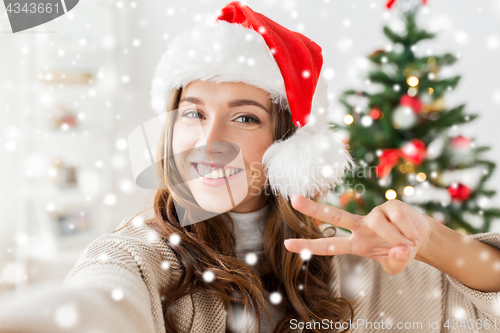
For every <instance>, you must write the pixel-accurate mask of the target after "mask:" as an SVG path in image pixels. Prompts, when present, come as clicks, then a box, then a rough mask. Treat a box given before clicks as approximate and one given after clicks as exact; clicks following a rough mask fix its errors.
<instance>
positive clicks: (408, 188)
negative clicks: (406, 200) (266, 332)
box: [403, 186, 415, 197]
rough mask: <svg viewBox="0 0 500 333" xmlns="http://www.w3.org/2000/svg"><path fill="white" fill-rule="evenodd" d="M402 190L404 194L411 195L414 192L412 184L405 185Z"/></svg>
mask: <svg viewBox="0 0 500 333" xmlns="http://www.w3.org/2000/svg"><path fill="white" fill-rule="evenodd" d="M403 192H404V194H405V195H406V196H408V197H411V196H412V195H413V194H414V193H415V190H414V189H413V186H406V187H405V188H404V190H403Z"/></svg>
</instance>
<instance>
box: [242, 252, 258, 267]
mask: <svg viewBox="0 0 500 333" xmlns="http://www.w3.org/2000/svg"><path fill="white" fill-rule="evenodd" d="M245 261H246V263H247V264H249V265H252V266H253V265H255V264H256V263H257V255H256V254H255V253H253V252H252V253H248V254H247V255H246V256H245Z"/></svg>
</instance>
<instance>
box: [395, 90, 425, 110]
mask: <svg viewBox="0 0 500 333" xmlns="http://www.w3.org/2000/svg"><path fill="white" fill-rule="evenodd" d="M399 104H400V105H403V106H409V107H410V108H411V109H412V110H413V112H414V113H415V114H419V113H420V111H422V102H421V101H420V98H418V97H417V96H413V97H412V96H410V95H408V94H404V95H403V96H401V99H400V100H399Z"/></svg>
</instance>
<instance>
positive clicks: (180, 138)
mask: <svg viewBox="0 0 500 333" xmlns="http://www.w3.org/2000/svg"><path fill="white" fill-rule="evenodd" d="M190 133H191V135H190ZM172 135H173V136H172V153H173V154H179V153H181V152H185V151H186V150H189V149H192V148H194V147H195V145H196V142H197V141H196V135H192V131H191V132H190V131H188V130H186V129H185V128H183V127H182V125H177V124H176V125H174V130H173V134H172Z"/></svg>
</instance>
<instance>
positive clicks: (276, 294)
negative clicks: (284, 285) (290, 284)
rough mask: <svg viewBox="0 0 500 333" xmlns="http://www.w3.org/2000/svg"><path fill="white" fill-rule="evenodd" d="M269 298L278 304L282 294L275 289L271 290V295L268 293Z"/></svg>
mask: <svg viewBox="0 0 500 333" xmlns="http://www.w3.org/2000/svg"><path fill="white" fill-rule="evenodd" d="M269 300H270V301H271V303H273V304H279V303H281V300H282V296H281V294H280V293H279V292H277V291H275V292H272V293H271V295H269Z"/></svg>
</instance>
